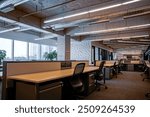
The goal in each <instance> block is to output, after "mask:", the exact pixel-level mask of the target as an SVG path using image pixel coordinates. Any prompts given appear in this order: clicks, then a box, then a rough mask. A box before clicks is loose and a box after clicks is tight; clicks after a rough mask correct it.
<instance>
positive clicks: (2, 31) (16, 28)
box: [0, 27, 20, 33]
mask: <svg viewBox="0 0 150 117" xmlns="http://www.w3.org/2000/svg"><path fill="white" fill-rule="evenodd" d="M18 29H20V27H14V28H9V29H5V30H1V31H0V33H6V32H10V31H13V30H18Z"/></svg>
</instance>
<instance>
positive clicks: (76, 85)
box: [69, 63, 85, 99]
mask: <svg viewBox="0 0 150 117" xmlns="http://www.w3.org/2000/svg"><path fill="white" fill-rule="evenodd" d="M84 67H85V63H79V64H77V65H76V67H75V69H74V73H73V76H72V78H71V79H70V80H69V83H70V86H71V88H72V89H71V90H72V97H73V98H75V99H78V98H79V99H80V98H81V96H80V94H81V93H82V92H83V91H84V85H83V82H82V79H81V78H82V76H83V75H82V73H83V70H84Z"/></svg>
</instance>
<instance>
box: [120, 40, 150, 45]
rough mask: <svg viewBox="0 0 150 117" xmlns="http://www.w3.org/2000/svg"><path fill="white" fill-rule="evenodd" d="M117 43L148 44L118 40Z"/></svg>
mask: <svg viewBox="0 0 150 117" xmlns="http://www.w3.org/2000/svg"><path fill="white" fill-rule="evenodd" d="M118 42H121V43H131V44H134V43H135V44H148V43H146V42H139V41H138V42H136V41H122V40H119V41H118Z"/></svg>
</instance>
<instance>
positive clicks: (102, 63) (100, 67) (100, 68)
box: [99, 61, 105, 71]
mask: <svg viewBox="0 0 150 117" xmlns="http://www.w3.org/2000/svg"><path fill="white" fill-rule="evenodd" d="M104 64H105V61H102V62H101V63H100V65H99V71H102V69H103V67H104Z"/></svg>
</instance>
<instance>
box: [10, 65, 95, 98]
mask: <svg viewBox="0 0 150 117" xmlns="http://www.w3.org/2000/svg"><path fill="white" fill-rule="evenodd" d="M97 70H98V67H85V69H84V72H83V73H84V74H85V76H86V77H87V74H89V73H91V72H94V71H97ZM73 71H74V69H66V70H58V71H50V72H40V73H32V74H23V75H15V76H9V77H8V79H9V80H13V82H14V86H15V87H14V88H15V89H14V90H15V93H16V96H15V99H50V98H49V97H50V96H51V95H52V94H51V93H49V87H50V85H53V84H55V83H56V84H57V85H58V84H59V85H60V84H61V82H62V81H63V79H65V78H70V77H71V76H72V75H73ZM85 80H86V81H85ZM84 82H85V90H88V86H87V83H88V82H89V81H88V78H84ZM47 87H48V88H47ZM57 90H58V92H59V93H60V91H61V89H60V87H59V89H58V87H57ZM26 92H27V94H26ZM43 93H44V95H46V96H47V97H46V96H43ZM53 93H56V92H53ZM48 94H49V95H48Z"/></svg>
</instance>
